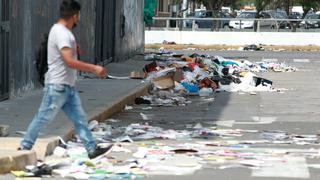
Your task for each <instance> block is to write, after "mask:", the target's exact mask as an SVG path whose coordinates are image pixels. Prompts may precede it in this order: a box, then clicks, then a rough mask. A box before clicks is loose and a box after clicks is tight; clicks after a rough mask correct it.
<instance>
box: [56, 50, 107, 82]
mask: <svg viewBox="0 0 320 180" xmlns="http://www.w3.org/2000/svg"><path fill="white" fill-rule="evenodd" d="M60 52H61V55H62V58H63V60H64V62H65V63H66V64H67V66H68V67H70V68H72V69H77V70H80V71H85V72H91V73H94V74H96V75H97V76H99V77H104V76H106V74H107V73H106V70H105V68H103V67H102V66H98V65H93V64H89V63H85V62H82V61H78V60H75V59H74V58H73V56H72V50H71V49H70V48H67V47H65V48H62V49H61V50H60Z"/></svg>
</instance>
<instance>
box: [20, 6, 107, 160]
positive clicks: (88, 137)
mask: <svg viewBox="0 0 320 180" xmlns="http://www.w3.org/2000/svg"><path fill="white" fill-rule="evenodd" d="M80 10H81V5H80V4H79V3H78V2H77V1H76V0H64V1H63V2H62V4H61V6H60V19H59V21H58V22H57V23H56V24H54V25H53V27H52V28H51V30H50V33H49V38H48V72H47V73H46V75H45V88H44V96H43V99H42V103H41V105H40V108H39V111H38V113H37V114H36V115H35V117H34V119H33V120H32V122H31V124H30V125H29V127H28V130H27V133H26V135H25V137H24V139H23V140H22V142H21V146H20V148H19V149H21V150H30V149H32V147H33V145H34V143H35V141H36V139H37V138H38V135H39V132H40V130H41V129H42V128H43V127H44V125H46V124H47V123H48V122H50V121H51V120H53V119H54V117H55V116H56V114H57V113H58V111H59V109H61V110H62V111H63V112H64V113H65V114H66V115H67V116H68V117H69V118H70V120H71V121H72V122H73V124H74V126H75V131H76V133H77V134H78V136H79V137H80V138H81V141H82V142H83V143H84V145H85V148H86V150H87V151H88V155H89V158H91V159H92V158H95V157H97V156H100V155H102V154H104V153H106V152H107V151H109V150H111V148H112V145H110V146H108V147H106V148H100V147H98V146H97V144H96V142H95V141H94V139H93V137H92V134H91V132H90V130H89V129H88V127H87V126H88V122H87V119H86V114H85V112H84V110H83V108H82V105H81V100H80V98H79V95H78V94H77V91H76V90H75V88H74V86H75V82H76V77H77V70H81V71H85V72H91V73H94V74H96V75H97V76H99V77H104V76H106V70H105V69H104V68H103V67H101V66H97V65H93V64H88V63H84V62H81V61H78V60H77V58H78V57H77V43H76V40H75V37H74V35H73V33H72V32H71V30H72V29H73V28H74V27H76V25H77V23H78V21H79V18H80Z"/></svg>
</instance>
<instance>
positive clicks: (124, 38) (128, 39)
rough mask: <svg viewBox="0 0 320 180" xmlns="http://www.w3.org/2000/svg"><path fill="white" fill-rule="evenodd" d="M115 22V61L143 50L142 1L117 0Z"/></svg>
mask: <svg viewBox="0 0 320 180" xmlns="http://www.w3.org/2000/svg"><path fill="white" fill-rule="evenodd" d="M116 9H117V10H119V11H116V24H115V39H116V41H115V56H116V59H115V61H123V60H124V59H127V58H128V57H130V56H132V55H133V54H137V53H143V52H144V20H143V10H144V1H141V0H118V1H117V4H116Z"/></svg>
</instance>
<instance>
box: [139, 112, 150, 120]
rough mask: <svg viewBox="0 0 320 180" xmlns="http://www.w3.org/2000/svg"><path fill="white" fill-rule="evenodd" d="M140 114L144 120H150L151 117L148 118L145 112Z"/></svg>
mask: <svg viewBox="0 0 320 180" xmlns="http://www.w3.org/2000/svg"><path fill="white" fill-rule="evenodd" d="M140 115H141V117H142V119H143V120H144V121H148V120H149V118H148V116H147V115H145V114H143V113H140Z"/></svg>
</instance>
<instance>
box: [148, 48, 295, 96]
mask: <svg viewBox="0 0 320 180" xmlns="http://www.w3.org/2000/svg"><path fill="white" fill-rule="evenodd" d="M160 51H161V52H160V53H154V54H148V55H146V60H148V61H152V62H151V63H150V64H148V65H146V66H145V67H144V72H145V74H146V77H147V80H149V81H151V82H152V83H153V84H154V86H155V87H156V88H157V89H160V90H167V89H175V90H176V91H185V92H187V93H189V94H197V95H200V96H202V97H204V96H209V95H211V94H213V92H215V91H227V92H259V91H267V92H273V91H275V92H280V91H281V90H278V89H277V88H275V87H274V86H273V81H271V80H268V79H265V78H263V77H260V76H258V75H256V74H255V73H262V72H295V71H297V70H298V69H297V68H295V67H291V66H288V65H287V64H285V63H277V62H272V61H270V62H269V61H262V62H254V63H253V62H250V61H248V60H245V59H237V60H233V59H225V58H223V57H220V56H208V55H199V54H196V53H194V54H191V55H189V56H186V55H184V54H174V53H170V52H165V50H164V49H161V50H160Z"/></svg>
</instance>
